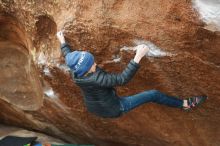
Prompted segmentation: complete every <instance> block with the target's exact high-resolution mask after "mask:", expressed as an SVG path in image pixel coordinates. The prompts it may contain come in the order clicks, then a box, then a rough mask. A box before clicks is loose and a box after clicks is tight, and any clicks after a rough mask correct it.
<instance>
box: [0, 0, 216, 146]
mask: <svg viewBox="0 0 220 146" xmlns="http://www.w3.org/2000/svg"><path fill="white" fill-rule="evenodd" d="M0 10H1V11H4V12H6V13H7V15H8V14H10V15H13V17H8V16H7V17H5V15H3V14H1V19H0V20H1V21H0V25H1V27H0V34H1V35H0V41H1V42H0V52H1V54H0V57H1V60H0V67H1V72H0V87H1V88H0V91H1V92H0V107H1V111H0V119H1V121H2V122H4V123H7V124H11V125H17V126H22V127H24V128H27V129H35V130H40V131H42V132H45V133H47V134H51V135H55V136H59V137H60V138H63V139H65V140H67V141H69V142H72V143H88V144H91V143H92V144H96V145H100V146H113V145H114V146H115V145H120V146H122V145H126V146H127V145H147V146H151V145H152V146H156V145H158V146H159V145H174V146H180V145H182V146H185V145H193V146H200V145H201V146H202V145H204V146H206V145H213V146H218V145H220V139H219V135H220V126H219V124H218V123H219V120H220V116H219V115H220V110H219V107H218V106H219V104H220V98H219V95H220V84H219V83H220V68H219V64H220V60H219V58H220V52H219V46H220V43H219V42H220V41H219V40H220V36H219V33H218V32H211V31H209V30H206V29H204V28H203V26H204V24H202V23H201V22H200V21H199V19H198V18H199V17H198V15H197V13H196V12H195V11H194V9H193V8H192V7H191V1H188V0H187V1H175V0H166V1H164V0H154V1H150V0H144V1H139V0H136V1H125V0H117V1H115V0H109V1H99V0H95V1H89V0H87V1H82V0H76V1H49V0H47V1H25V0H17V1H8V2H0ZM14 17H15V18H16V19H17V20H15V18H14ZM5 22H7V23H5ZM18 22H19V23H18ZM20 26H22V27H20ZM6 28H7V29H6ZM60 29H65V35H66V36H67V40H68V42H69V43H70V45H71V46H72V47H73V49H74V48H77V49H87V50H89V51H91V52H92V53H94V54H95V57H96V59H97V62H98V64H101V65H102V66H103V67H104V68H105V69H107V70H109V71H112V72H120V71H122V69H123V68H124V67H125V66H126V64H127V63H128V61H129V60H130V59H131V58H132V57H133V54H132V53H127V52H120V48H122V47H123V46H133V45H134V44H133V41H134V40H136V39H138V40H150V41H152V42H154V43H156V44H157V46H159V47H160V48H162V49H163V50H164V51H168V52H171V53H173V54H176V55H175V56H173V57H163V58H145V59H144V60H143V61H142V62H141V69H140V70H139V72H138V73H137V74H136V76H135V77H134V79H133V80H132V81H131V82H130V83H129V84H128V85H126V86H124V87H119V88H117V90H118V92H119V95H130V94H135V93H137V92H140V91H143V90H149V89H158V90H160V91H162V92H165V93H167V94H170V95H173V96H179V97H180V98H185V97H189V96H194V95H199V94H207V95H208V96H209V100H208V101H207V102H206V103H205V104H203V105H202V106H201V107H199V108H198V109H195V110H194V111H192V112H189V113H188V112H184V111H181V110H176V109H173V108H168V107H165V106H160V105H156V104H146V105H143V106H140V107H138V108H137V109H135V110H133V111H131V112H129V113H128V114H126V115H124V116H123V117H121V118H118V119H102V118H99V117H96V116H94V115H92V114H90V113H88V112H87V110H86V108H85V106H84V104H83V100H82V95H81V94H80V90H79V88H78V87H77V86H76V85H74V83H73V82H72V81H71V78H70V76H69V74H68V73H66V72H64V71H63V70H61V69H60V66H59V64H62V63H63V60H62V58H61V57H60V50H59V44H58V41H57V40H56V38H55V35H54V34H55V32H56V31H57V30H60ZM6 30H7V31H6ZM25 31H26V32H27V35H21V34H24V33H25V34H26V32H25ZM6 36H7V37H6ZM27 40H30V41H28V43H27ZM6 42H7V43H10V44H11V45H12V47H8V45H5V43H6ZM40 53H43V54H44V56H45V57H44V58H45V60H46V64H44V65H40V66H38V62H37V61H39V60H38V59H39V58H38V56H39V54H40ZM117 56H120V57H121V62H119V63H105V62H106V61H107V60H112V59H114V57H117ZM2 58H4V61H2ZM32 60H33V61H34V62H35V65H34V64H32V63H31V62H32ZM7 62H11V64H13V65H11V66H10V68H9V67H7ZM36 66H38V69H39V71H37V70H35V69H34V68H35V67H36ZM47 66H48V67H47ZM57 66H58V67H57ZM45 67H46V69H47V71H46V70H45ZM48 69H49V73H50V74H49V75H48V74H47V75H45V73H44V72H47V73H48ZM39 72H41V73H39ZM7 73H8V74H7ZM6 77H7V78H6ZM18 77H19V78H21V80H20V82H19V83H18V82H14V80H17V79H18ZM25 77H26V78H25ZM3 83H9V85H7V86H6V84H3ZM11 88H18V89H19V91H23V92H22V95H24V96H26V97H27V99H25V100H23V98H21V96H20V95H21V94H19V93H16V92H13V91H14V90H13V89H11ZM50 88H52V89H53V91H54V94H56V96H51V97H52V98H51V97H48V96H46V95H44V96H42V92H43V90H46V91H47V90H49V89H50ZM52 94H53V92H52ZM54 97H55V98H54ZM42 102H43V104H42ZM32 106H33V108H32ZM25 107H28V108H25ZM39 107H40V109H39Z"/></svg>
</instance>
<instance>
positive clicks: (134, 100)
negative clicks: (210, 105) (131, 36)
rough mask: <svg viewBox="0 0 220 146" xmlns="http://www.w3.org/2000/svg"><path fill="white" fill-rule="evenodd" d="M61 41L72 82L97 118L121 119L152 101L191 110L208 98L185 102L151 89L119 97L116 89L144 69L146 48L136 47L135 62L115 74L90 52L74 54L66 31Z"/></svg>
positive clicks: (190, 99) (199, 97) (197, 97)
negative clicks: (125, 114)
mask: <svg viewBox="0 0 220 146" xmlns="http://www.w3.org/2000/svg"><path fill="white" fill-rule="evenodd" d="M57 38H58V40H59V41H60V43H61V51H62V54H63V55H64V57H65V62H66V64H67V66H68V67H69V68H70V72H71V76H72V79H73V81H74V82H75V84H76V85H78V86H79V87H80V89H81V91H82V93H83V98H84V102H85V104H86V107H87V109H88V111H90V112H91V113H94V114H96V115H97V116H101V117H104V118H114V117H119V116H121V115H123V114H124V113H127V112H128V111H130V110H132V109H134V108H135V107H138V106H140V105H142V104H144V103H148V102H154V103H158V104H163V105H167V106H170V107H176V108H182V109H184V110H190V109H192V108H193V107H196V106H198V105H199V104H201V103H202V102H204V101H205V100H206V99H207V96H196V97H190V98H187V99H184V100H182V99H178V98H176V97H172V96H168V95H166V94H164V93H161V92H160V91H158V90H148V91H144V92H141V93H139V94H136V95H131V96H125V97H119V96H118V95H117V93H116V90H115V89H114V87H115V86H122V85H125V84H126V83H128V82H129V81H130V80H131V79H132V77H133V76H134V75H135V73H136V72H137V70H138V69H139V67H140V65H139V62H140V60H141V59H142V57H144V56H145V54H146V53H147V52H148V50H149V49H148V48H147V47H146V46H144V45H139V46H138V47H135V48H136V50H135V49H134V50H135V51H136V55H135V57H134V59H131V61H130V62H129V64H128V65H127V67H126V68H125V69H124V70H123V72H122V73H120V74H113V73H108V72H105V71H104V70H103V69H101V68H100V67H98V66H97V64H96V63H95V60H94V56H93V55H92V54H91V53H89V52H87V51H73V52H72V51H71V50H70V46H69V45H68V44H67V43H66V41H65V38H64V34H63V31H60V32H58V33H57Z"/></svg>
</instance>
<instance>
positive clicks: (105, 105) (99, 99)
mask: <svg viewBox="0 0 220 146" xmlns="http://www.w3.org/2000/svg"><path fill="white" fill-rule="evenodd" d="M61 50H62V52H63V54H64V56H66V54H67V53H69V52H71V51H70V48H69V46H68V45H67V44H63V45H62V46H61ZM138 68H139V64H137V63H136V62H134V61H133V60H131V61H130V63H129V64H128V65H127V67H126V68H125V69H124V70H123V72H122V73H120V74H112V73H107V72H105V71H104V70H103V69H101V68H99V67H97V69H96V72H94V73H89V74H88V75H87V76H83V77H80V78H77V77H76V76H75V75H74V73H73V72H72V71H71V75H72V78H73V80H74V82H75V83H76V84H77V85H78V86H79V87H80V88H81V90H82V93H83V97H84V101H85V104H86V107H87V109H88V111H90V112H92V113H94V114H96V115H98V116H101V117H104V118H113V117H118V116H120V115H121V114H122V113H121V111H120V102H119V97H118V96H117V94H116V90H115V88H114V87H115V86H121V85H125V84H126V83H128V82H129V81H130V80H131V79H132V77H133V76H134V75H135V73H136V72H137V70H138Z"/></svg>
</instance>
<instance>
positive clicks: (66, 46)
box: [60, 43, 71, 57]
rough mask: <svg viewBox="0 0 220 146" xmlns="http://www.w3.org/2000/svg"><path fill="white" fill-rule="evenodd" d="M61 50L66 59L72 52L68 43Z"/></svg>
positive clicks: (62, 45)
mask: <svg viewBox="0 0 220 146" xmlns="http://www.w3.org/2000/svg"><path fill="white" fill-rule="evenodd" d="M60 49H61V52H62V54H63V56H64V57H66V55H67V54H68V53H70V52H71V49H70V46H69V45H68V44H67V43H63V44H61V47H60Z"/></svg>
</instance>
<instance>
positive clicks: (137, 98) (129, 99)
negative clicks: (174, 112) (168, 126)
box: [120, 90, 183, 113]
mask: <svg viewBox="0 0 220 146" xmlns="http://www.w3.org/2000/svg"><path fill="white" fill-rule="evenodd" d="M148 102H154V103H158V104H163V105H167V106H170V107H176V108H182V107H183V100H181V99H178V98H176V97H172V96H168V95H166V94H164V93H161V92H160V91H157V90H149V91H144V92H141V93H139V94H136V95H132V96H125V97H120V104H121V108H120V109H121V111H122V113H126V112H128V111H130V110H132V109H134V108H135V107H138V106H140V105H142V104H144V103H148Z"/></svg>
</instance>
